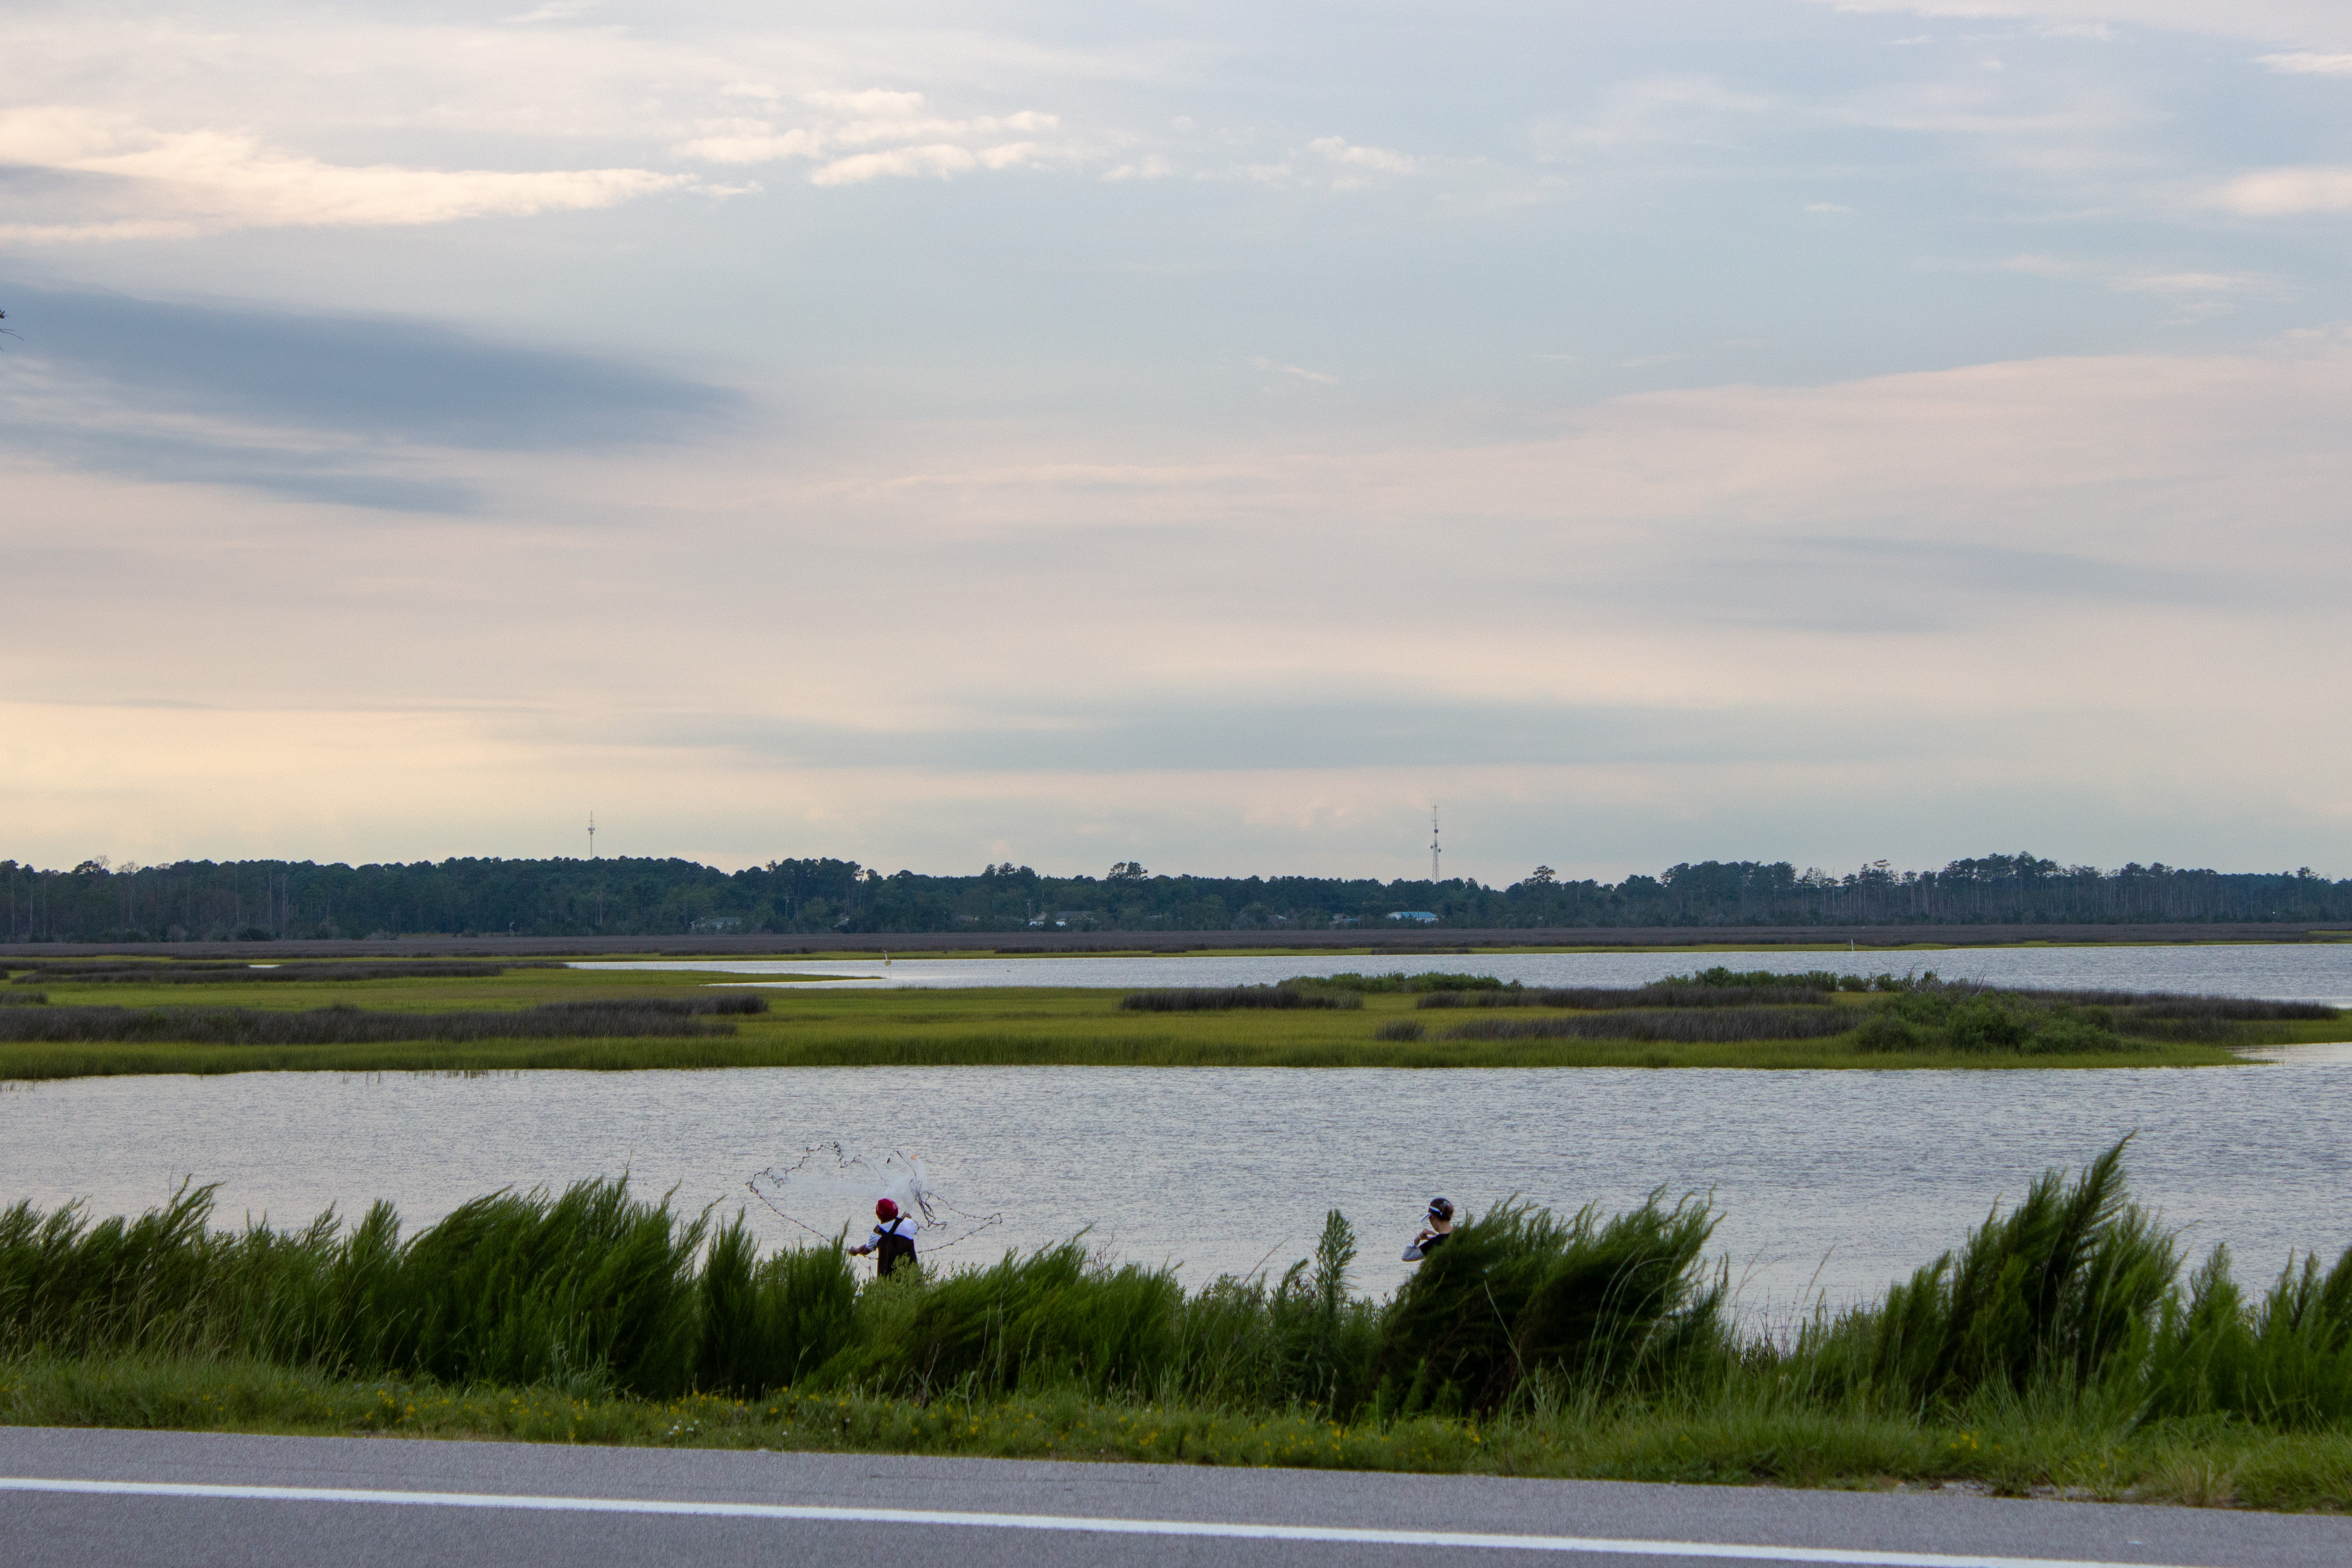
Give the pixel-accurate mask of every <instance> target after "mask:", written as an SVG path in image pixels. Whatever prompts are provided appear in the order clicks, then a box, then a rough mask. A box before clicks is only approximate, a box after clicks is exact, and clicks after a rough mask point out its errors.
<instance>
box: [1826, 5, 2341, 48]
mask: <svg viewBox="0 0 2352 1568" xmlns="http://www.w3.org/2000/svg"><path fill="white" fill-rule="evenodd" d="M1814 4H1817V5H1822V6H1825V7H1826V8H1828V9H1831V10H1836V11H1847V12H1856V13H1861V14H1864V15H1872V16H1886V15H1895V16H1951V17H1959V18H1971V19H1978V20H1986V21H1991V20H2012V21H2019V22H2023V23H2026V24H2028V25H2029V26H2032V30H2033V31H2035V32H2037V33H2040V34H2042V35H2043V36H2045V37H2049V36H2056V37H2087V38H2092V39H2100V38H2104V37H2107V36H2108V34H2109V32H2110V31H2111V29H2112V27H2113V26H2129V27H2146V28H2150V29H2153V30H2157V31H2162V32H2173V33H2187V34H2190V35H2198V34H2202V35H2206V36H2210V37H2233V38H2256V39H2260V40H2262V41H2263V42H2265V43H2274V42H2277V41H2280V40H2284V39H2288V38H2305V39H2307V38H2312V37H2329V38H2335V37H2345V36H2346V34H2347V27H2346V25H2345V15H2344V10H2343V7H2342V5H2340V4H2338V0H1814Z"/></svg>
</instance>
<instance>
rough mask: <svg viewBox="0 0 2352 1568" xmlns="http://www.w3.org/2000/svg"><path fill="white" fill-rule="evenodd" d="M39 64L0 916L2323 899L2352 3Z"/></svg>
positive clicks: (593, 28)
mask: <svg viewBox="0 0 2352 1568" xmlns="http://www.w3.org/2000/svg"><path fill="white" fill-rule="evenodd" d="M512 5H520V6H523V7H525V8H523V9H520V10H510V9H508V8H507V7H509V6H512ZM7 58H8V68H7V71H6V74H5V79H0V309H5V310H6V312H7V316H8V321H7V323H6V324H7V325H8V326H10V327H12V328H15V329H16V331H18V332H19V333H20V334H21V335H20V336H19V337H16V338H0V485H5V490H0V495H5V504H0V541H5V574H0V591H5V600H4V601H0V603H5V610H0V661H5V679H0V822H4V823H5V843H0V856H9V855H13V856H15V857H17V858H31V859H35V860H37V861H39V862H41V863H43V864H51V865H55V864H65V865H70V864H72V863H74V862H75V861H78V860H79V859H82V858H85V857H88V856H92V855H98V854H106V855H110V856H112V857H113V858H116V859H117V860H122V859H134V860H139V861H142V862H151V861H155V860H164V859H173V858H182V857H208V858H224V857H232V856H272V857H277V856H286V857H294V858H320V859H328V858H334V859H350V860H370V859H392V858H401V859H407V858H439V857H442V856H446V855H460V854H462V855H545V854H564V853H582V852H584V849H585V845H586V841H585V838H584V837H583V833H582V831H581V830H582V828H583V827H584V826H585V823H586V819H587V816H588V814H589V812H590V811H591V809H593V810H594V812H595V814H596V817H597V821H598V824H599V826H600V829H601V831H600V833H599V835H598V839H597V843H598V847H599V849H600V851H602V852H604V853H608V854H636V855H673V854H674V855H683V856H688V857H693V858H701V859H707V860H710V861H713V862H715V863H719V864H721V865H727V866H740V865H743V864H747V863H751V862H757V861H762V860H766V859H769V858H780V857H788V856H813V855H836V856H843V857H848V858H856V859H859V860H862V861H865V862H866V863H868V864H877V865H880V866H882V867H883V868H885V869H896V868H899V867H902V866H905V867H912V868H918V869H923V870H937V871H960V872H969V871H974V870H977V869H978V868H980V867H981V866H982V864H983V863H988V862H994V861H1000V860H1004V859H1008V858H1009V859H1013V860H1015V861H1019V862H1024V863H1027V864H1031V865H1034V866H1035V867H1037V868H1039V869H1041V870H1049V871H1055V872H1065V873H1066V872H1075V871H1087V872H1093V873H1096V874H1099V873H1100V872H1101V871H1102V870H1103V869H1104V868H1106V867H1108V865H1109V864H1110V862H1111V861H1113V860H1117V859H1138V860H1141V861H1143V862H1144V863H1145V864H1146V865H1148V866H1150V868H1152V869H1154V870H1166V871H1176V870H1192V871H1199V872H1206V873H1246V872H1252V871H1263V872H1283V871H1288V872H1311V873H1318V874H1349V875H1375V876H1382V877H1389V876H1397V875H1411V874H1424V875H1425V874H1426V871H1425V868H1426V867H1427V864H1428V858H1427V855H1426V851H1425V845H1426V843H1427V840H1428V813H1429V810H1430V808H1431V805H1432V804H1433V803H1439V804H1442V806H1443V809H1444V816H1445V838H1446V843H1447V849H1448V854H1447V858H1446V862H1445V864H1446V868H1447V870H1448V871H1449V873H1453V874H1458V875H1471V876H1476V877H1478V878H1480V879H1486V880H1492V881H1509V880H1514V879H1517V878H1518V877H1520V876H1522V875H1524V874H1525V873H1526V872H1527V871H1528V868H1531V867H1533V866H1534V865H1535V864H1537V863H1538V861H1542V862H1547V863H1549V864H1550V865H1552V866H1554V867H1557V868H1559V869H1560V870H1561V871H1562V872H1563V873H1570V874H1575V875H1601V876H1606V877H1611V878H1615V877H1618V876H1622V875H1623V874H1624V873H1625V872H1627V871H1632V870H1642V871H1655V870H1656V869H1658V868H1660V867H1662V866H1664V865H1666V864H1669V863H1671V862H1673V861H1675V860H1681V859H1698V858H1710V857H1713V858H1750V857H1755V858H1791V859H1794V860H1796V861H1797V862H1798V863H1799V864H1800V865H1801V866H1803V865H1820V866H1823V867H1826V868H1830V869H1832V870H1842V869H1847V868H1852V867H1853V866H1855V865H1856V864H1859V863H1861V862H1864V861H1868V860H1875V859H1879V858H1887V859H1891V860H1893V861H1895V863H1896V864H1897V865H1904V866H1916V865H1939V864H1941V863H1942V862H1943V861H1945V860H1947V859H1949V858H1954V857H1957V856H1962V855H1974V854H1981V853H1985V852H1988V851H1991V850H2015V849H2019V848H2031V849H2032V850H2034V851H2036V852H2038V853H2041V854H2043V855H2048V856H2052V857H2054V858H2059V859H2062V860H2065V861H2069V862H2074V861H2088V862H2094V863H2098V864H2103V865H2116V864H2119V863H2121V862H2122V861H2124V860H2126V859H2141V860H2147V859H2150V858H2158V859H2163V860H2166V861H2168V862H2171V863H2175V864H2189V865H2215V866H2220V867H2221V868H2229V869H2244V868H2266V869H2277V868H2291V867H2294V866H2299V865H2306V864H2307V865H2310V866H2312V867H2314V868H2316V869H2320V870H2324V871H2326V872H2329V873H2330V874H2335V875H2346V874H2352V738H2347V710H2346V688H2347V680H2346V669H2347V637H2346V632H2347V626H2346V617H2345V609H2344V606H2345V595H2346V590H2347V585H2352V528H2347V521H2352V519H2347V511H2352V439H2347V435H2348V434H2352V266H2347V260H2352V257H2347V248H2352V247H2347V241H2352V6H2347V5H2345V4H2343V0H1950V3H1943V0H1921V3H1918V4H1910V3H1906V0H1863V3H1860V4H1850V5H1822V4H1815V3H1811V0H1664V3H1661V0H1643V3H1640V4H1634V3H1632V0H1611V3H1606V4H1600V3H1580V0H1542V3H1539V4H1537V3H1526V4H1521V3H1487V0H1445V3H1444V4H1379V3H1369V4H1367V3H1359V4H1352V5H1328V4H1320V3H1303V0H1293V3H1289V4H1276V5H1265V4H1247V5H1243V4H1234V3H1232V0H1195V3H1192V4H1187V5H1166V4H1139V5H1118V6H1106V5H1076V4H1070V3H1066V0H1030V3H1025V4H1024V3H1017V0H959V3H957V4H935V3H932V0H866V3H865V4H860V5H810V4H796V3H793V0H759V3H757V4H750V3H746V4H740V5H739V4H707V3H706V4H695V3H691V0H684V3H681V0H671V3H668V4H664V5H650V4H639V3H634V0H633V3H627V4H622V3H601V0H550V3H548V4H544V5H536V7H535V8H531V0H500V3H493V4H482V5H470V4H462V3H458V0H425V3H422V4H415V3H412V4H403V5H390V4H383V5H281V4H268V3H242V0H220V3H215V4H210V5H197V6H194V7H174V8H170V9H164V8H153V9H150V8H148V7H146V6H142V5H136V4H113V3H110V0H72V3H71V4H58V5H46V4H42V3H40V0H16V4H14V5H11V7H10V26H9V44H8V49H7Z"/></svg>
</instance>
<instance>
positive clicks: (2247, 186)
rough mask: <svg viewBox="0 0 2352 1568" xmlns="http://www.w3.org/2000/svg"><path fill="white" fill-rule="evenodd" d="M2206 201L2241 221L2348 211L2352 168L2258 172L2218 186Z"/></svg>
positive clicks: (2314, 166) (2351, 195) (2323, 167)
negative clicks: (2229, 212) (2246, 218)
mask: <svg viewBox="0 0 2352 1568" xmlns="http://www.w3.org/2000/svg"><path fill="white" fill-rule="evenodd" d="M2210 199H2211V201H2212V203H2213V205H2216V206H2220V207H2224V208H2227V209H2228V210H2229V211H2231V212H2233V213H2237V214H2239V215H2241V216H2245V217H2292V216H2295V215H2297V214H2300V213H2340V212H2347V211H2352V167H2342V166H2338V167H2328V166H2326V165H2313V166H2307V167H2305V168H2300V169H2262V170H2258V171H2256V172H2255V173H2253V174H2241V175H2239V176H2238V177H2237V178H2236V179H2234V180H2231V181H2230V182H2229V183H2227V184H2223V185H2221V187H2220V188H2219V189H2217V190H2215V191H2214V192H2213V193H2212V195H2211V198H2210Z"/></svg>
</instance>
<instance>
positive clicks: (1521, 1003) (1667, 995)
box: [1413, 982, 1832, 1010]
mask: <svg viewBox="0 0 2352 1568" xmlns="http://www.w3.org/2000/svg"><path fill="white" fill-rule="evenodd" d="M1831 997H1832V992H1830V991H1826V990H1816V989H1813V988H1811V987H1809V986H1801V985H1696V984H1688V985H1686V984H1675V983H1670V982H1661V983H1659V984H1654V985H1555V986H1545V987H1542V988H1539V989H1535V990H1510V991H1479V992H1471V993H1467V994H1455V993H1447V992H1440V993H1437V994H1433V995H1428V996H1423V998H1421V1000H1419V1001H1418V1002H1416V1003H1414V1004H1413V1005H1414V1006H1416V1007H1578V1008H1584V1009H1588V1010H1595V1009H1614V1008H1621V1007H1757V1006H1765V1007H1774V1006H1780V1007H1807V1006H1811V1007H1818V1006H1821V1005H1824V1004H1826V1003H1827V1002H1829V1001H1830V999H1831Z"/></svg>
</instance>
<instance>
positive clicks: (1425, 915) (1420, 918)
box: [1389, 910, 1437, 926]
mask: <svg viewBox="0 0 2352 1568" xmlns="http://www.w3.org/2000/svg"><path fill="white" fill-rule="evenodd" d="M1389 919H1391V920H1392V921H1412V922H1413V923H1414V924H1416V925H1425V926H1433V925H1435V924H1436V923H1437V917H1436V916H1435V915H1433V914H1431V913H1430V912H1429V911H1428V910H1390V911H1389Z"/></svg>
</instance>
